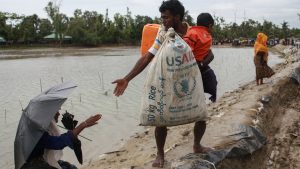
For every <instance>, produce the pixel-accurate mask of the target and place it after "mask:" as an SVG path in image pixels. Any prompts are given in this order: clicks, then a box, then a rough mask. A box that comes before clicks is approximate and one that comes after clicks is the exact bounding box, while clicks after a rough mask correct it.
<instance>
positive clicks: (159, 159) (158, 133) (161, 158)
mask: <svg viewBox="0 0 300 169" xmlns="http://www.w3.org/2000/svg"><path fill="white" fill-rule="evenodd" d="M167 133H168V131H167V127H156V128H155V141H156V147H157V156H156V159H155V160H154V162H153V163H152V167H160V168H163V167H164V162H165V152H164V146H165V143H166V138H167Z"/></svg>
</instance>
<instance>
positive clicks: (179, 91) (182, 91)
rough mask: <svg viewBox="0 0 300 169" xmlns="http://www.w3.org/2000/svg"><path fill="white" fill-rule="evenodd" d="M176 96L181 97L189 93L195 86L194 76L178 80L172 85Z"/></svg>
mask: <svg viewBox="0 0 300 169" xmlns="http://www.w3.org/2000/svg"><path fill="white" fill-rule="evenodd" d="M173 88H174V92H175V94H176V96H177V97H179V98H182V97H185V96H188V95H191V94H192V93H193V91H194V90H195V88H196V79H195V77H190V78H186V79H181V80H178V81H176V82H175V83H174V85H173Z"/></svg>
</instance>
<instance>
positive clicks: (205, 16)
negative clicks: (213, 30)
mask: <svg viewBox="0 0 300 169" xmlns="http://www.w3.org/2000/svg"><path fill="white" fill-rule="evenodd" d="M210 24H211V25H214V18H213V17H212V16H211V15H210V14H209V13H201V14H200V15H198V17H197V26H205V27H208V26H209V25H210Z"/></svg>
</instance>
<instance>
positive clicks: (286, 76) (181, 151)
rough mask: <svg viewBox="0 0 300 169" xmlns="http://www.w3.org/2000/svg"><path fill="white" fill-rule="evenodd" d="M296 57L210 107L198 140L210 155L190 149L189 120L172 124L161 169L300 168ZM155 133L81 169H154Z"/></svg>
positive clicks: (135, 139) (141, 135)
mask: <svg viewBox="0 0 300 169" xmlns="http://www.w3.org/2000/svg"><path fill="white" fill-rule="evenodd" d="M297 56H298V58H299V53H298V54H297ZM295 58H296V57H295ZM297 60H299V59H294V60H291V59H290V60H288V61H287V62H286V63H282V64H280V65H277V66H276V67H275V68H274V70H275V72H276V74H275V75H274V76H273V77H271V78H270V79H268V80H265V84H263V85H260V86H257V85H256V83H255V82H254V81H253V82H251V83H249V84H246V85H244V86H241V87H240V88H238V89H236V90H234V91H231V92H227V93H225V94H224V95H223V96H222V97H221V98H220V99H219V100H218V101H217V102H216V103H213V104H210V105H209V106H208V111H209V115H210V119H209V120H208V125H207V128H206V132H205V134H204V137H203V138H202V141H201V143H202V144H203V145H205V146H209V147H214V148H215V151H213V152H212V153H209V154H194V153H192V145H193V124H188V125H181V126H176V127H170V128H169V130H168V137H167V141H166V145H165V156H166V157H165V160H166V163H165V166H164V168H165V169H170V168H172V169H204V168H205V169H213V168H219V169H279V168H280V169H297V168H300V85H299V84H298V83H297V82H296V81H295V80H293V79H292V78H290V75H291V73H292V72H293V71H294V70H295V69H296V68H299V62H298V61H297ZM253 71H254V70H253ZM153 133H154V128H146V131H145V132H143V133H138V134H136V135H135V136H133V137H132V138H131V139H129V140H128V141H127V142H126V143H125V144H124V146H123V147H122V148H121V149H119V150H118V151H114V152H109V153H106V154H103V155H100V156H99V157H98V160H96V161H93V162H90V163H89V164H87V165H86V166H84V167H83V168H86V169H109V168H111V169H147V168H152V167H151V164H152V161H153V160H154V159H155V156H156V145H155V140H154V134H153Z"/></svg>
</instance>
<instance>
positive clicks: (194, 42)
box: [183, 26, 212, 61]
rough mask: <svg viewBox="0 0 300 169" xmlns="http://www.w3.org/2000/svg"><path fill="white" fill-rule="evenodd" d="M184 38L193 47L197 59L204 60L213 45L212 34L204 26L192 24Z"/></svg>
mask: <svg viewBox="0 0 300 169" xmlns="http://www.w3.org/2000/svg"><path fill="white" fill-rule="evenodd" d="M183 40H184V41H185V42H186V43H187V44H188V45H189V46H190V47H191V49H192V51H193V53H194V56H195V58H196V60H197V61H202V60H203V59H204V57H205V56H206V55H207V54H208V52H209V50H210V47H211V46H212V36H211V34H210V33H209V31H208V28H207V27H204V26H192V27H191V28H190V29H189V30H188V32H187V33H186V34H185V36H184V37H183Z"/></svg>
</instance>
